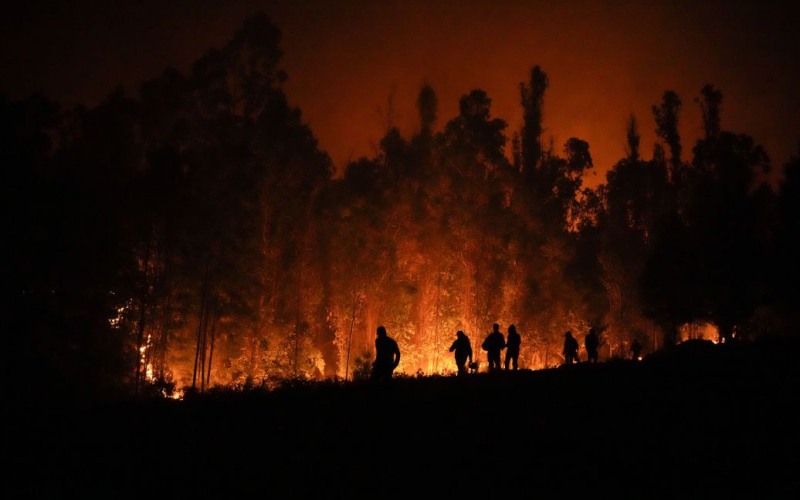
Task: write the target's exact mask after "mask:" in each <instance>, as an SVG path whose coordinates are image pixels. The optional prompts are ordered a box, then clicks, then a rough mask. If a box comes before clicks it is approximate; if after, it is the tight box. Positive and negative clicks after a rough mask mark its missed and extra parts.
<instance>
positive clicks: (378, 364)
mask: <svg viewBox="0 0 800 500" xmlns="http://www.w3.org/2000/svg"><path fill="white" fill-rule="evenodd" d="M399 364H400V348H399V347H397V342H395V341H394V339H393V338H391V337H389V336H388V335H386V328H384V327H382V326H379V327H378V338H376V339H375V364H374V365H372V378H373V379H374V380H377V381H379V382H385V381H388V380H391V379H392V372H394V369H395V368H397V365H399Z"/></svg>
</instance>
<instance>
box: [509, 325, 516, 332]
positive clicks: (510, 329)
mask: <svg viewBox="0 0 800 500" xmlns="http://www.w3.org/2000/svg"><path fill="white" fill-rule="evenodd" d="M508 333H517V327H516V326H514V325H511V326H509V327H508Z"/></svg>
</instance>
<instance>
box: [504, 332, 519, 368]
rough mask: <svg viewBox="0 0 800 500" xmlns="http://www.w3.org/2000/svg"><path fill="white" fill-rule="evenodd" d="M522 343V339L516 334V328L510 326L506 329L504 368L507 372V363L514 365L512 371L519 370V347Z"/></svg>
mask: <svg viewBox="0 0 800 500" xmlns="http://www.w3.org/2000/svg"><path fill="white" fill-rule="evenodd" d="M521 343H522V339H521V338H520V336H519V333H517V327H516V326H514V325H511V326H509V327H508V342H507V344H506V347H507V349H506V363H505V368H506V370H508V365H509V362H512V363H513V365H514V370H517V369H519V366H518V360H519V345H520V344H521Z"/></svg>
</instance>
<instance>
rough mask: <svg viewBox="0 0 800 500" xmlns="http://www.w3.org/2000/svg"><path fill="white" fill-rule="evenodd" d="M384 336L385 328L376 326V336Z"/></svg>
mask: <svg viewBox="0 0 800 500" xmlns="http://www.w3.org/2000/svg"><path fill="white" fill-rule="evenodd" d="M385 336H386V328H384V327H382V326H379V327H378V337H385Z"/></svg>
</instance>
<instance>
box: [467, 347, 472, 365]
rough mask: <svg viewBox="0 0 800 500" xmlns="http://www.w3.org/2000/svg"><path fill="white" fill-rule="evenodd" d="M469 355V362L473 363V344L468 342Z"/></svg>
mask: <svg viewBox="0 0 800 500" xmlns="http://www.w3.org/2000/svg"><path fill="white" fill-rule="evenodd" d="M467 354H468V355H469V362H470V363H472V344H470V343H469V342H467Z"/></svg>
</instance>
